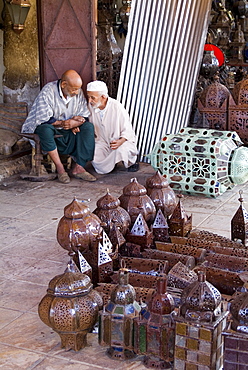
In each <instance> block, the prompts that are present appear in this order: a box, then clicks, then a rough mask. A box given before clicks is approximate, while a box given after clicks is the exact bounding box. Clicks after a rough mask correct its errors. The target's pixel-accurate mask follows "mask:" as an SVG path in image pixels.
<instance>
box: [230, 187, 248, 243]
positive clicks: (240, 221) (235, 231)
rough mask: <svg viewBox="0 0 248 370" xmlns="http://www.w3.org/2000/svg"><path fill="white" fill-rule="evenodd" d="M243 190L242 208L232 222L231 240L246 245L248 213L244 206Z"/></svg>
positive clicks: (240, 207)
mask: <svg viewBox="0 0 248 370" xmlns="http://www.w3.org/2000/svg"><path fill="white" fill-rule="evenodd" d="M242 193H243V192H242V190H240V192H239V194H240V197H239V201H240V206H239V208H238V210H237V212H236V213H235V215H234V216H233V218H232V220H231V238H232V240H235V241H241V242H242V243H243V245H246V242H247V241H246V239H247V235H248V213H247V210H246V209H245V207H244V205H243V198H242Z"/></svg>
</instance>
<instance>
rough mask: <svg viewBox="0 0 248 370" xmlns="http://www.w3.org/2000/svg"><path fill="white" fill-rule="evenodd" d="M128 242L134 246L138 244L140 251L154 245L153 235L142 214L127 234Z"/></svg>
mask: <svg viewBox="0 0 248 370" xmlns="http://www.w3.org/2000/svg"><path fill="white" fill-rule="evenodd" d="M126 241H127V242H129V243H133V244H138V245H139V246H140V250H141V251H142V250H144V248H149V247H150V246H151V245H152V243H153V233H152V232H151V231H150V229H149V227H148V225H147V223H146V221H145V219H144V217H143V215H142V213H140V214H139V215H138V217H137V218H136V220H135V223H134V225H133V227H132V229H131V231H128V232H127V233H126Z"/></svg>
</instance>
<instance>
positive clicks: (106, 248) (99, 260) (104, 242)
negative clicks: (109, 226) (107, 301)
mask: <svg viewBox="0 0 248 370" xmlns="http://www.w3.org/2000/svg"><path fill="white" fill-rule="evenodd" d="M114 253H115V251H114V250H113V245H112V243H111V241H110V240H109V238H108V236H107V234H106V233H105V231H104V230H102V232H101V233H100V234H98V235H97V236H96V238H95V239H94V240H93V241H92V244H91V246H90V249H89V250H88V251H86V252H85V253H84V257H85V259H86V260H87V262H88V263H89V264H90V266H91V267H92V282H93V284H94V286H95V285H96V284H97V283H99V282H106V283H107V282H109V281H108V279H109V275H111V274H112V272H113V260H112V257H113V255H114Z"/></svg>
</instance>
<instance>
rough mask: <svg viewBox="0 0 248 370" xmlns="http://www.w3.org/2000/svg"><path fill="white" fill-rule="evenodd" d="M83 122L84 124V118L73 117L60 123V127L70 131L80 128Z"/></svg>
mask: <svg viewBox="0 0 248 370" xmlns="http://www.w3.org/2000/svg"><path fill="white" fill-rule="evenodd" d="M84 122H85V119H84V117H80V116H75V117H73V118H69V119H67V120H65V121H62V127H63V129H64V130H70V129H73V128H77V127H79V126H81V125H82V124H83V123H84ZM77 132H78V131H77Z"/></svg>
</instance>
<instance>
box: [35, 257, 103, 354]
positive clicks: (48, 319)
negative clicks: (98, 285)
mask: <svg viewBox="0 0 248 370" xmlns="http://www.w3.org/2000/svg"><path fill="white" fill-rule="evenodd" d="M102 304H103V302H102V298H101V296H100V294H99V293H98V292H97V291H95V290H94V289H93V285H92V283H91V281H90V278H89V277H88V276H87V275H85V274H82V273H81V272H79V271H78V269H77V267H76V265H75V263H74V262H73V261H72V260H70V262H69V263H68V266H67V269H66V270H65V272H64V273H63V274H60V275H56V276H55V277H54V278H53V279H52V280H51V281H50V282H49V285H48V289H47V294H46V295H45V296H44V297H43V298H42V300H41V301H40V303H39V307H38V313H39V316H40V319H41V320H42V321H43V322H44V323H45V324H46V325H48V326H49V327H51V328H52V329H53V330H54V331H55V332H56V333H58V334H59V336H60V339H61V347H62V348H65V349H66V351H68V350H70V349H73V350H74V351H79V350H80V349H81V348H84V347H85V346H86V344H87V339H86V336H87V333H88V332H89V331H90V330H91V329H92V328H93V326H94V325H95V323H96V322H97V318H98V312H99V309H100V308H102Z"/></svg>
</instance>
